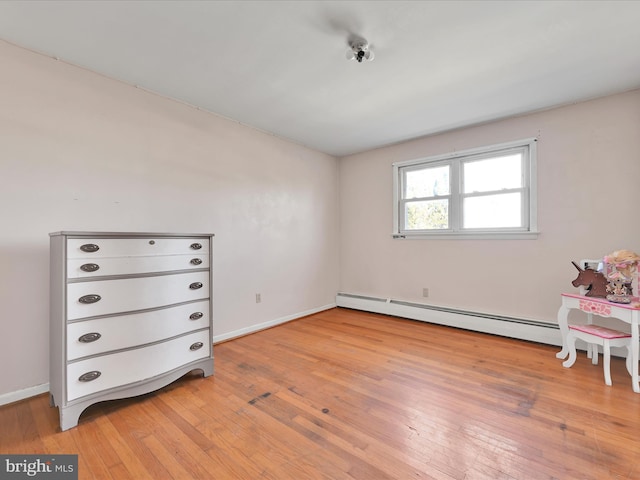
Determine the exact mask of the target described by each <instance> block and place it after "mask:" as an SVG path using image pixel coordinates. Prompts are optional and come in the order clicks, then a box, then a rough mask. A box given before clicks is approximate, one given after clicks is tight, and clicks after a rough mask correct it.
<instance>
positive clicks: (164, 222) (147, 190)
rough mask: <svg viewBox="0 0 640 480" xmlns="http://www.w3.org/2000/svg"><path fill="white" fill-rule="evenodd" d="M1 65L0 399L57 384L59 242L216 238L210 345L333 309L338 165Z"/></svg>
mask: <svg viewBox="0 0 640 480" xmlns="http://www.w3.org/2000/svg"><path fill="white" fill-rule="evenodd" d="M0 59H1V63H2V74H1V75H0V178H1V180H0V182H1V183H0V184H1V188H0V219H1V220H2V223H1V225H0V365H2V368H1V369H0V372H1V373H0V398H2V395H3V394H4V397H5V398H7V395H9V394H11V392H17V391H21V390H23V389H29V388H30V387H32V386H38V385H40V386H42V385H44V386H45V387H46V383H47V382H48V363H49V362H48V332H49V326H48V318H49V312H48V297H49V281H48V269H49V264H48V262H49V237H48V234H49V232H53V231H59V230H82V231H93V230H96V231H148V232H154V231H156V232H195V233H198V232H201V233H208V232H212V233H215V234H216V240H215V253H216V255H215V259H214V262H213V264H214V269H215V273H214V276H215V286H214V292H215V301H214V313H215V319H214V337H216V338H225V337H229V336H233V335H234V334H235V333H238V332H246V331H249V330H252V329H254V328H256V326H264V325H265V324H268V323H269V322H274V321H280V320H283V319H287V318H291V317H292V316H296V315H300V314H303V313H307V312H309V311H313V310H316V309H321V308H326V307H328V306H330V305H332V304H334V302H335V294H336V292H337V285H338V257H339V256H338V246H339V245H338V177H337V174H338V166H337V160H336V159H335V158H333V157H331V156H328V155H325V154H321V153H318V152H315V151H312V150H310V149H307V148H304V147H301V146H298V145H294V144H292V143H288V142H286V141H283V140H281V139H278V138H275V137H273V136H270V135H267V134H264V133H261V132H258V131H255V130H252V129H249V128H247V127H245V126H242V125H239V124H237V123H235V122H232V121H229V120H226V119H223V118H220V117H217V116H215V115H212V114H209V113H205V112H202V111H199V110H197V109H195V108H192V107H189V106H186V105H182V104H180V103H177V102H174V101H171V100H168V99H164V98H162V97H159V96H157V95H154V94H151V93H148V92H145V91H142V90H140V89H136V88H135V87H132V86H129V85H125V84H122V83H120V82H117V81H114V80H110V79H107V78H104V77H102V76H100V75H97V74H94V73H91V72H87V71H85V70H82V69H80V68H76V67H73V66H70V65H67V64H65V63H63V62H59V61H56V60H54V59H51V58H48V57H45V56H41V55H38V54H35V53H32V52H29V51H27V50H23V49H20V48H17V47H14V46H11V45H9V44H6V43H4V42H0ZM256 293H261V295H262V303H260V304H256V303H255V294H256ZM36 390H37V389H36Z"/></svg>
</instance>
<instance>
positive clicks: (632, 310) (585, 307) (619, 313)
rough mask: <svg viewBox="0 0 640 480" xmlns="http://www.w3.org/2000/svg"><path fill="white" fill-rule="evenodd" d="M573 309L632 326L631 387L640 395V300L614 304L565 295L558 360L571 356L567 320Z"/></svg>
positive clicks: (635, 299) (560, 323)
mask: <svg viewBox="0 0 640 480" xmlns="http://www.w3.org/2000/svg"><path fill="white" fill-rule="evenodd" d="M572 309H575V310H581V311H583V312H585V313H590V314H593V315H598V316H600V317H611V318H617V319H619V320H622V321H623V322H626V323H628V324H630V325H631V386H632V387H633V391H634V392H636V393H640V385H638V349H639V342H638V317H639V315H640V299H639V298H633V301H632V302H631V303H629V304H627V303H613V302H609V301H607V300H605V299H604V298H592V297H585V296H583V295H575V294H572V293H563V294H562V305H561V306H560V309H559V310H558V325H559V326H560V333H561V334H562V350H561V351H559V352H558V353H557V354H556V358H563V359H564V358H566V357H567V355H569V347H568V346H567V334H568V333H569V324H568V323H567V318H568V317H569V311H570V310H572Z"/></svg>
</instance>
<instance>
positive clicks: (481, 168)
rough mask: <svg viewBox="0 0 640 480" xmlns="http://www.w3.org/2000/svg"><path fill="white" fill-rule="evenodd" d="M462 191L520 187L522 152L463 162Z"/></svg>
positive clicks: (487, 190)
mask: <svg viewBox="0 0 640 480" xmlns="http://www.w3.org/2000/svg"><path fill="white" fill-rule="evenodd" d="M462 165H463V169H464V172H463V175H464V177H463V181H464V190H463V191H464V193H473V192H491V191H495V190H502V189H504V188H520V187H522V154H521V153H518V154H515V155H508V156H504V157H498V158H489V159H486V160H478V161H476V162H465V163H463V164H462Z"/></svg>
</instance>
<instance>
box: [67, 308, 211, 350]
mask: <svg viewBox="0 0 640 480" xmlns="http://www.w3.org/2000/svg"><path fill="white" fill-rule="evenodd" d="M208 326H209V301H208V300H203V301H200V302H195V303H189V304H187V305H179V306H177V307H170V308H163V309H161V310H153V311H151V312H141V313H133V314H130V315H119V316H117V317H106V318H96V319H93V320H84V321H80V322H74V323H70V324H69V326H68V327H67V359H68V360H76V359H78V358H82V357H87V356H90V355H97V354H101V353H106V352H110V351H113V350H121V349H126V348H131V347H135V346H138V345H144V344H147V343H153V342H158V341H161V340H164V339H165V338H171V337H175V336H176V335H180V334H183V333H187V332H191V331H194V330H200V329H202V328H207V327H208Z"/></svg>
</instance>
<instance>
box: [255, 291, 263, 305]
mask: <svg viewBox="0 0 640 480" xmlns="http://www.w3.org/2000/svg"><path fill="white" fill-rule="evenodd" d="M261 301H262V297H261V296H260V294H259V293H256V303H260V302H261Z"/></svg>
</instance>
